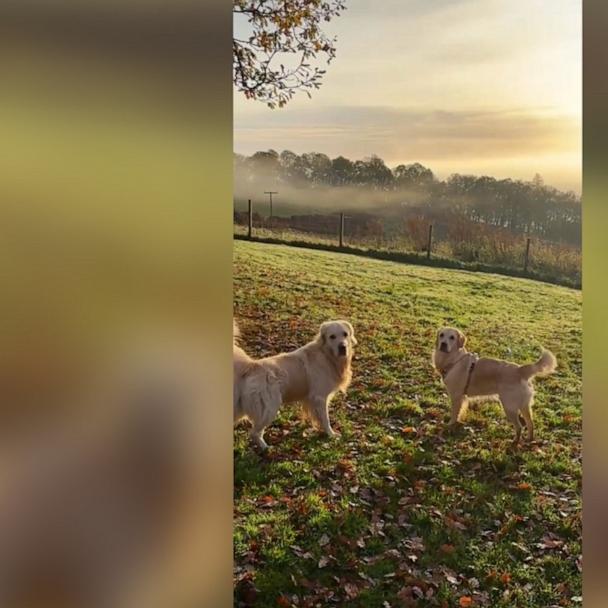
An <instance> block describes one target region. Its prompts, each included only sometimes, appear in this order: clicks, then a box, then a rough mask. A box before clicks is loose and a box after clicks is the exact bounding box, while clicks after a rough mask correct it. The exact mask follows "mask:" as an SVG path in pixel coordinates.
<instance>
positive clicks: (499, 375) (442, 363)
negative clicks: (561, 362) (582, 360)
mask: <svg viewBox="0 0 608 608" xmlns="http://www.w3.org/2000/svg"><path fill="white" fill-rule="evenodd" d="M466 340H467V339H466V336H465V335H464V334H463V333H462V332H461V331H459V330H458V329H454V328H452V327H444V328H442V329H440V330H439V331H438V332H437V340H436V342H435V349H434V352H433V365H434V366H435V369H436V370H437V371H438V372H439V373H440V374H441V377H442V378H443V383H444V385H445V387H446V389H447V392H448V394H449V396H450V399H451V401H452V414H451V418H450V424H451V425H454V424H456V423H457V422H458V421H459V420H460V419H461V417H462V416H463V415H464V413H465V412H466V407H467V404H468V399H469V397H471V398H475V397H489V396H495V395H496V396H497V397H498V399H499V400H500V402H501V403H502V406H503V408H504V410H505V414H506V415H507V419H508V420H509V422H510V423H511V424H512V425H513V426H514V427H515V440H514V443H515V444H516V445H517V444H518V443H519V440H520V437H521V428H522V425H521V422H520V415H521V417H522V418H523V421H524V422H525V424H526V428H527V430H528V441H532V440H533V439H534V422H533V420H532V402H533V399H534V388H533V386H532V382H531V381H532V378H534V376H536V375H538V374H550V373H552V372H553V371H555V368H556V366H557V361H556V359H555V356H554V355H553V353H551V352H549V351H548V350H545V351H543V353H542V355H541V356H540V358H539V359H538V361H536V363H528V364H525V365H517V364H516V363H509V362H507V361H501V360H498V359H488V358H481V359H480V358H478V357H477V355H475V354H473V353H470V352H468V351H467V350H466V348H465V344H466Z"/></svg>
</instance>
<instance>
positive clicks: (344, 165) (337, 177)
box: [331, 156, 354, 186]
mask: <svg viewBox="0 0 608 608" xmlns="http://www.w3.org/2000/svg"><path fill="white" fill-rule="evenodd" d="M353 172H354V165H353V162H352V161H351V160H349V159H348V158H344V156H338V157H337V158H334V159H333V160H332V161H331V184H332V185H333V186H346V185H347V184H350V183H351V182H352V180H353Z"/></svg>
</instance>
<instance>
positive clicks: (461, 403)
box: [450, 395, 467, 426]
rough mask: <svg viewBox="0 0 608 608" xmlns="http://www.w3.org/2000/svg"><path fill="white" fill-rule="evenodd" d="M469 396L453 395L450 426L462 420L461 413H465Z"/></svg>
mask: <svg viewBox="0 0 608 608" xmlns="http://www.w3.org/2000/svg"><path fill="white" fill-rule="evenodd" d="M466 401H467V398H466V396H465V395H459V396H458V397H452V413H451V415H450V426H454V425H455V424H457V423H458V422H461V413H462V414H464V411H465V405H466Z"/></svg>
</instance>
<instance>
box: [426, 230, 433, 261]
mask: <svg viewBox="0 0 608 608" xmlns="http://www.w3.org/2000/svg"><path fill="white" fill-rule="evenodd" d="M432 245H433V224H429V240H428V243H427V245H426V259H427V260H430V259H431V247H432Z"/></svg>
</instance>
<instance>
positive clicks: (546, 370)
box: [519, 350, 557, 380]
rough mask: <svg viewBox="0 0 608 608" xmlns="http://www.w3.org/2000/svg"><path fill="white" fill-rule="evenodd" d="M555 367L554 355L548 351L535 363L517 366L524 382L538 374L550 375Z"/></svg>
mask: <svg viewBox="0 0 608 608" xmlns="http://www.w3.org/2000/svg"><path fill="white" fill-rule="evenodd" d="M556 367H557V359H556V358H555V355H554V354H553V353H552V352H551V351H548V350H544V351H543V354H542V355H541V356H540V359H539V360H538V361H537V362H536V363H527V364H526V365H520V366H519V373H520V375H521V377H522V378H523V379H524V380H529V379H530V378H533V377H534V376H536V375H538V374H543V375H546V374H551V373H553V372H554V371H555V368H556Z"/></svg>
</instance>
